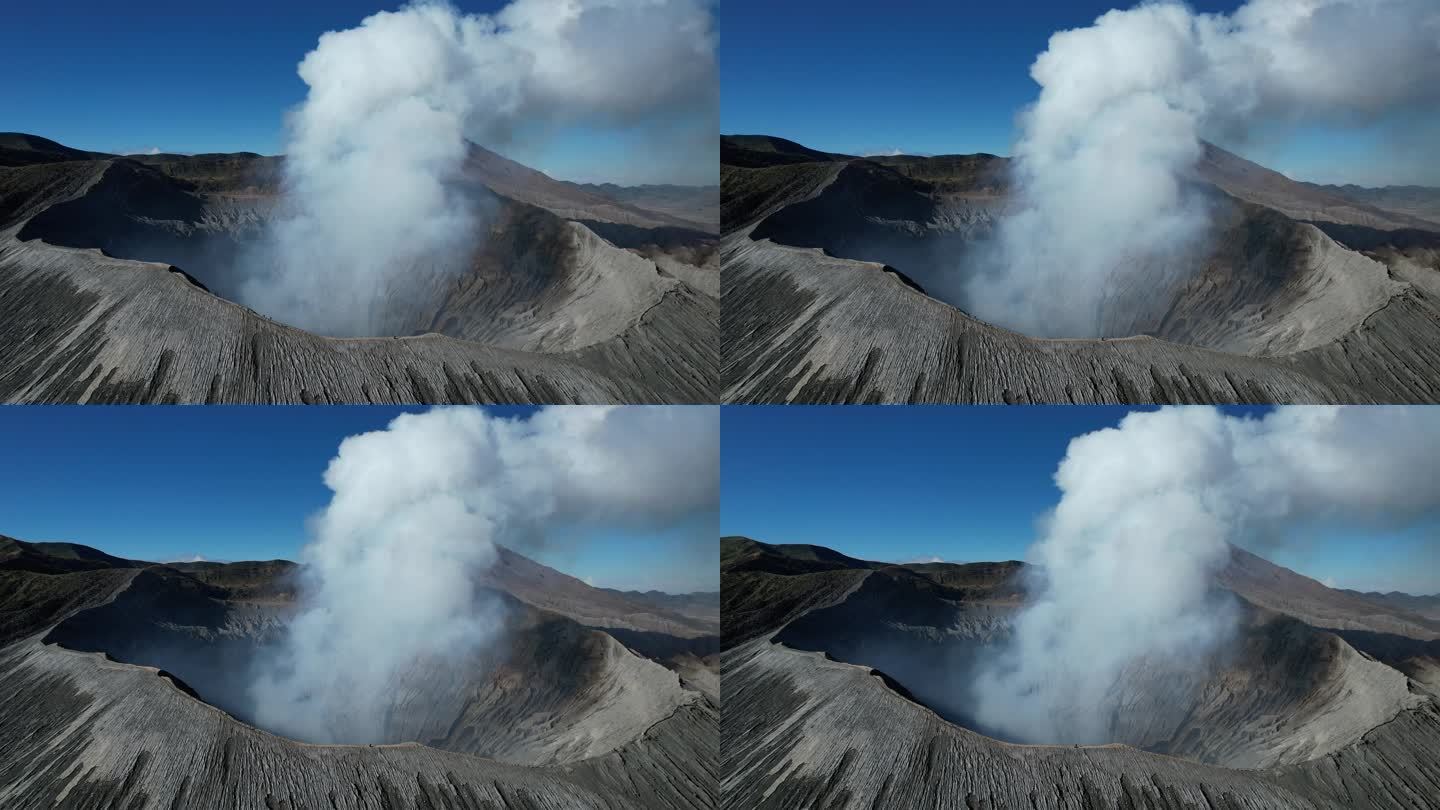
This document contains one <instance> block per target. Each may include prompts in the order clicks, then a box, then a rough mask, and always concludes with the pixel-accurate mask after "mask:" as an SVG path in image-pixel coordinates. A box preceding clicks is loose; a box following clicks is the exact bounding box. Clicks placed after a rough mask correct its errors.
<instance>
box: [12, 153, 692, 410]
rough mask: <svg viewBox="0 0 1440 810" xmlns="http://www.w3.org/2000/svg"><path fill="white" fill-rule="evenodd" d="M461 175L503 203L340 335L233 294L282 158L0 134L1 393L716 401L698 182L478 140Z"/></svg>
mask: <svg viewBox="0 0 1440 810" xmlns="http://www.w3.org/2000/svg"><path fill="white" fill-rule="evenodd" d="M465 174H466V182H467V184H468V186H467V187H468V188H470V189H472V191H473V193H474V195H476V196H477V198H479V199H482V200H484V203H485V207H486V210H487V211H488V212H489V213H490V214H491V215H492V216H491V217H490V218H489V219H488V221H487V228H488V233H486V234H484V237H485V238H484V239H483V240H481V244H482V247H481V249H480V250H479V251H478V252H477V254H476V255H475V256H474V257H473V261H472V264H471V266H470V267H469V268H468V270H467V271H466V272H465V273H463V274H461V275H460V276H459V277H457V278H455V279H450V280H441V281H439V282H434V281H432V282H421V281H412V280H411V279H408V278H407V281H406V282H405V283H407V284H411V283H414V284H417V285H421V286H423V287H424V289H423V290H418V291H417V290H411V291H409V294H407V295H405V296H403V298H404V299H406V300H412V299H414V300H418V301H419V302H420V303H418V304H417V303H412V304H411V305H410V306H408V307H407V308H405V309H397V311H393V312H387V313H385V315H386V317H385V318H384V326H383V328H382V329H381V331H379V332H377V334H379V335H380V336H379V337H373V338H352V339H337V338H329V337H322V336H319V335H315V334H311V333H308V332H306V331H304V330H301V329H296V328H292V327H290V326H287V325H284V324H281V323H278V322H276V321H273V320H271V319H268V318H266V317H263V316H261V315H259V314H257V313H255V312H253V311H251V310H250V309H247V308H246V307H243V306H240V305H237V304H235V303H232V300H233V299H235V298H236V297H237V289H238V285H239V279H238V278H237V277H236V274H235V273H234V272H233V271H232V268H233V265H234V262H235V259H236V257H237V256H238V255H239V254H240V252H241V250H242V249H243V247H244V246H245V245H246V244H247V242H248V241H249V240H253V239H254V238H255V237H256V236H257V235H258V234H259V232H260V229H261V228H262V227H263V226H264V223H265V222H266V221H267V220H268V218H269V217H270V216H271V215H272V213H273V211H274V210H275V208H276V204H277V200H278V199H279V196H278V195H279V188H280V159H279V158H273V157H263V156H260V155H254V154H249V153H239V154H215V155H192V156H183V155H153V156H133V157H121V156H115V155H104V154H98V153H89V152H81V151H79V150H74V149H70V148H68V147H65V146H62V145H60V144H57V143H54V142H51V141H47V140H45V139H43V138H37V137H35V136H28V135H18V134H13V133H5V134H0V402H17V403H26V402H30V403H34V402H64V403H70V402H181V403H189V402H195V403H200V402H234V403H310V402H337V403H365V402H423V403H441V402H447V403H448V402H480V403H511V402H514V403H547V404H553V403H568V402H587V403H588V402H597V403H598V402H625V403H629V402H695V403H703V402H714V401H716V398H717V386H718V369H719V363H720V353H719V345H718V318H719V302H718V293H719V264H718V255H717V249H716V236H715V232H716V229H717V228H718V225H717V223H716V222H715V221H713V219H712V220H711V221H708V222H707V221H706V218H707V217H710V216H712V215H713V209H712V207H711V206H710V205H709V204H708V203H707V202H706V193H705V192H704V190H698V191H697V192H696V193H695V194H694V195H691V196H689V197H675V195H673V194H672V195H671V197H670V198H666V199H665V200H664V201H663V205H664V207H665V209H666V210H664V211H654V210H649V209H646V208H643V207H640V204H639V203H643V202H645V200H646V198H640V199H638V200H632V199H626V198H625V196H624V195H622V194H620V193H618V192H616V193H615V196H614V197H611V196H606V192H607V191H608V189H607V188H605V187H583V186H579V185H576V184H571V183H565V182H561V181H556V180H553V179H551V178H549V177H547V176H545V175H543V174H541V173H539V172H536V171H533V170H531V169H528V168H526V167H524V166H521V165H520V164H517V163H514V162H512V161H508V160H506V159H504V158H502V157H500V156H499V155H496V154H494V153H491V152H487V151H485V150H483V149H480V148H479V147H475V148H474V149H473V150H472V154H471V157H470V159H469V160H468V161H467V163H466V165H465ZM400 298H402V296H391V297H389V299H387V300H398V299H400Z"/></svg>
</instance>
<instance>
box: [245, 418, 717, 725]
mask: <svg viewBox="0 0 1440 810" xmlns="http://www.w3.org/2000/svg"><path fill="white" fill-rule="evenodd" d="M718 469H719V420H718V414H717V411H716V410H715V409H713V408H698V407H696V408H683V407H680V408H643V407H625V408H605V407H557V408H549V409H546V410H542V411H540V412H539V413H536V414H534V415H533V416H531V417H530V418H529V419H527V420H512V419H502V418H497V417H494V416H490V415H488V414H487V413H485V412H484V411H481V410H477V409H461V408H456V409H443V410H435V411H430V412H428V413H424V414H419V415H414V414H411V415H403V416H400V417H398V418H397V419H395V420H394V421H393V422H391V423H390V425H389V427H387V428H386V429H385V430H383V431H377V432H374V433H365V434H362V435H358V436H352V437H350V438H348V439H346V440H345V441H344V442H343V443H342V444H341V445H340V451H339V454H338V455H337V456H336V457H335V458H334V459H333V460H332V461H331V462H330V466H329V468H328V469H327V470H326V472H325V483H326V485H327V486H329V487H330V489H332V490H333V491H334V496H333V497H332V499H331V501H330V504H329V506H327V507H326V509H325V510H324V512H323V513H321V514H320V515H319V516H318V517H317V518H316V520H315V524H314V539H313V541H312V542H311V544H310V545H309V546H307V547H306V549H305V551H304V554H303V562H304V563H305V565H306V568H305V569H304V570H305V583H304V589H303V591H304V593H305V601H304V602H303V604H302V609H301V611H300V612H299V614H298V615H297V616H296V617H295V618H294V620H293V621H292V622H291V624H290V626H289V628H288V632H287V636H286V638H285V641H284V643H283V644H282V645H281V647H280V648H279V650H278V651H276V653H275V655H274V656H273V658H272V659H271V660H268V661H266V663H265V666H264V667H263V668H262V669H261V670H260V671H259V672H258V675H257V677H256V679H255V681H254V683H253V684H252V686H251V690H250V697H251V700H252V701H253V704H254V707H255V709H254V711H255V720H256V722H257V724H258V725H261V726H263V727H265V728H270V729H274V730H276V731H279V732H281V733H285V734H288V735H291V736H293V737H296V738H298V739H302V740H307V741H311V742H348V743H362V742H381V741H386V740H384V739H383V735H384V733H385V727H386V724H387V717H386V713H387V710H389V709H390V708H391V707H392V706H394V705H395V703H396V702H397V701H398V700H400V699H401V695H400V694H399V693H401V692H403V690H402V689H400V688H399V687H401V686H402V685H403V676H404V674H405V673H406V672H407V670H408V669H409V668H411V667H414V666H416V665H417V663H418V662H435V661H440V662H442V663H449V664H450V665H452V666H453V665H457V664H459V663H461V662H465V661H467V660H473V658H474V657H475V656H477V655H479V656H481V657H482V658H483V653H484V652H485V651H486V650H487V648H488V647H489V646H490V645H492V644H493V643H494V642H495V641H496V640H497V634H498V633H499V632H500V630H499V627H500V618H501V617H500V616H499V615H497V611H498V610H499V608H498V606H497V605H496V604H494V603H492V602H487V601H485V599H484V598H483V597H481V596H480V594H479V592H477V589H476V586H475V582H476V576H477V574H478V573H480V572H483V571H484V570H485V569H486V568H487V567H488V566H489V565H490V564H491V563H492V562H493V561H494V559H495V555H496V550H495V545H496V543H510V544H512V545H513V544H516V543H519V542H525V541H526V540H527V539H529V538H533V537H542V536H543V535H544V534H545V533H546V532H547V531H551V530H555V529H557V528H559V527H564V526H575V525H608V526H615V525H625V526H630V525H634V526H641V527H655V526H665V525H669V524H670V523H671V522H673V521H678V520H682V519H684V518H685V517H686V516H692V515H696V514H699V513H701V512H703V511H713V510H714V509H716V508H717V507H718V498H719V484H718V475H719V473H718Z"/></svg>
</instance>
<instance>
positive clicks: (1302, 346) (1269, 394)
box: [722, 136, 1440, 403]
mask: <svg viewBox="0 0 1440 810" xmlns="http://www.w3.org/2000/svg"><path fill="white" fill-rule="evenodd" d="M722 169H723V173H722V195H723V200H722V233H723V237H722V253H723V263H724V268H725V274H724V276H725V283H726V307H725V309H724V311H723V313H722V329H723V330H724V332H725V334H726V335H727V341H728V342H729V343H730V344H731V345H732V346H733V347H734V348H733V349H732V354H731V355H730V356H728V357H727V360H726V368H725V375H724V385H725V391H726V393H725V396H726V401H729V402H737V403H738V402H782V401H783V402H1055V403H1065V402H1120V403H1127V402H1159V403H1167V402H1200V403H1209V402H1331V401H1338V402H1365V401H1372V400H1378V401H1427V402H1428V401H1433V400H1434V389H1433V387H1432V386H1430V385H1429V384H1427V383H1425V382H1424V380H1427V379H1428V380H1433V379H1435V378H1436V376H1437V374H1440V356H1437V355H1435V354H1434V353H1433V352H1432V351H1431V347H1432V346H1433V345H1434V337H1435V331H1436V329H1437V328H1440V327H1437V323H1440V319H1437V313H1440V305H1437V302H1440V297H1437V296H1440V259H1437V256H1440V190H1435V189H1408V190H1406V189H1380V190H1374V189H1356V188H1353V187H1343V188H1338V187H1328V186H1314V185H1310V184H1305V183H1298V182H1295V181H1292V180H1289V179H1288V178H1286V177H1284V176H1283V175H1280V174H1278V173H1276V172H1272V171H1269V170H1267V169H1264V168H1263V167H1260V166H1257V165H1255V164H1253V163H1249V162H1247V161H1245V160H1243V159H1241V158H1239V157H1237V156H1235V155H1233V154H1230V153H1228V152H1225V151H1224V150H1221V149H1219V148H1217V147H1213V146H1210V145H1206V148H1205V152H1204V158H1203V159H1202V161H1201V162H1200V164H1199V165H1198V166H1197V167H1196V168H1195V170H1194V172H1193V173H1192V175H1191V176H1190V177H1189V178H1187V180H1186V182H1187V184H1188V185H1189V187H1190V188H1191V189H1192V190H1193V191H1194V193H1195V194H1197V195H1200V196H1202V197H1203V198H1204V199H1205V200H1206V201H1207V202H1206V206H1207V208H1208V209H1209V210H1210V214H1211V220H1212V221H1211V225H1210V232H1209V233H1208V234H1207V236H1206V238H1205V239H1204V245H1205V247H1204V248H1203V249H1201V250H1196V251H1189V252H1188V253H1187V255H1183V256H1179V257H1170V258H1169V259H1165V260H1161V259H1153V260H1147V261H1148V262H1149V263H1150V264H1153V266H1152V267H1146V268H1144V270H1143V272H1133V273H1129V272H1127V273H1125V274H1123V275H1121V276H1118V277H1117V278H1121V279H1128V281H1125V282H1123V283H1117V284H1116V285H1114V288H1113V289H1107V290H1106V291H1105V296H1104V300H1103V303H1102V304H1101V306H1100V309H1099V310H1098V311H1097V312H1095V313H1093V315H1094V318H1093V320H1094V321H1095V322H1096V323H1098V324H1099V328H1100V334H1099V336H1098V337H1094V336H1086V335H1064V334H1060V335H1034V336H1027V335H1022V334H1018V333H1016V332H1012V331H1010V330H1007V329H1003V328H1000V327H997V326H994V325H991V324H988V323H985V322H984V321H982V320H979V319H977V318H974V317H972V316H971V314H969V313H967V312H965V311H963V309H964V307H965V305H966V301H965V292H964V284H965V282H966V277H967V274H971V273H979V272H982V271H981V269H979V268H982V267H983V266H984V264H983V262H982V260H981V256H982V254H983V253H984V252H985V251H986V250H987V249H988V248H989V240H990V239H991V237H992V235H993V231H994V228H995V225H996V222H997V220H998V219H999V218H1001V217H1003V216H1004V215H1005V211H1006V209H1007V206H1008V205H1010V204H1011V201H1010V188H1009V178H1008V160H1007V159H1005V158H1001V157H996V156H994V155H946V156H938V157H931V158H927V157H916V156H905V155H901V156H888V157H886V156H876V157H864V158H862V157H857V156H852V155H840V154H830V153H824V152H819V151H817V150H813V149H808V148H806V147H803V146H801V145H799V144H796V143H793V142H790V141H785V140H784V139H781V138H774V137H769V136H727V137H725V138H724V139H723V148H722ZM956 306H959V307H960V309H956ZM1056 338H1059V339H1056ZM902 345H903V346H904V349H903V351H902V350H901V346H902Z"/></svg>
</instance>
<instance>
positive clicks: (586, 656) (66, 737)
mask: <svg viewBox="0 0 1440 810" xmlns="http://www.w3.org/2000/svg"><path fill="white" fill-rule="evenodd" d="M296 570H297V569H296V566H295V565H294V564H293V563H290V562H287V561H283V560H273V561H264V562H235V563H213V562H189V563H169V564H158V563H151V562H144V561H136V560H126V559H121V558H117V557H113V556H110V555H107V554H104V553H103V552H100V551H98V550H96V549H93V548H89V547H86V546H81V545H75V544H69V543H27V542H23V541H18V540H14V539H11V538H0V679H3V681H4V683H5V684H6V689H5V690H4V694H3V695H0V718H3V722H0V753H3V756H0V804H3V805H4V806H6V807H76V808H78V807H101V806H103V807H144V806H159V807H272V808H280V807H283V808H305V807H309V808H318V807H329V808H361V807H377V806H381V807H390V808H397V809H398V808H422V807H423V808H442V807H444V808H478V807H493V808H534V807H614V808H632V807H633V808H645V807H655V808H662V807H663V808H675V807H678V808H704V807H713V806H714V805H715V797H716V792H715V790H716V785H715V781H716V775H715V774H716V771H715V767H716V760H717V758H718V744H719V739H718V737H719V733H718V722H719V721H718V716H719V689H718V677H717V672H716V670H717V663H718V662H717V655H718V645H719V637H718V629H719V628H718V605H717V604H716V595H715V594H713V593H711V594H692V595H687V596H672V595H666V594H660V593H655V592H646V593H639V592H621V591H613V590H606V589H600V588H592V587H590V586H588V585H586V584H584V583H583V582H580V581H579V580H576V579H574V578H571V577H568V576H566V575H564V574H561V573H559V572H558V571H554V570H552V569H549V568H546V567H544V566H542V565H539V564H537V563H535V562H533V561H531V560H529V559H527V558H525V557H523V556H522V555H519V554H516V553H514V552H512V551H509V550H502V551H501V554H500V559H499V561H498V562H497V563H496V565H495V566H493V567H492V569H491V570H490V571H489V572H488V573H487V574H486V575H485V576H484V577H483V578H482V579H481V580H480V581H478V582H477V583H476V587H477V588H478V589H481V590H483V591H485V592H486V593H487V595H488V596H489V597H490V598H492V599H495V600H500V601H501V602H502V603H503V605H504V610H503V615H504V616H505V620H504V621H505V628H504V634H505V638H506V639H507V641H506V643H505V645H504V647H505V651H504V653H503V655H502V656H501V657H500V659H499V660H489V661H485V662H481V661H476V662H471V663H468V664H467V665H465V666H462V667H458V668H457V667H454V666H448V667H435V666H430V665H429V663H428V662H426V661H417V662H415V664H414V666H412V667H411V668H410V669H409V670H408V671H407V672H406V673H404V675H403V677H402V679H401V682H400V683H397V684H396V685H395V689H394V700H393V702H392V705H391V706H389V707H387V709H386V716H385V723H384V739H383V740H380V741H378V742H377V741H373V740H371V741H365V743H366V744H359V743H357V744H337V745H312V744H307V743H304V742H299V741H295V740H291V739H287V738H285V737H282V736H279V735H276V734H273V733H270V732H268V731H266V730H264V729H261V728H256V727H254V726H253V725H251V724H250V723H249V722H248V720H247V714H246V697H245V681H246V677H247V673H248V672H249V667H250V665H251V663H252V662H253V661H254V660H255V658H256V657H257V655H258V654H260V653H261V652H263V651H264V650H265V648H266V647H267V645H269V644H270V643H272V642H273V641H274V640H275V639H276V638H277V637H278V635H279V634H280V633H283V631H284V627H285V622H286V620H287V618H288V617H289V616H290V615H291V613H292V612H293V611H294V609H295V606H296V600H297V589H298V588H299V587H300V585H299V583H300V582H301V580H300V578H298V577H296Z"/></svg>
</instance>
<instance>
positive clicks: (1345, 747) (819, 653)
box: [721, 537, 1440, 810]
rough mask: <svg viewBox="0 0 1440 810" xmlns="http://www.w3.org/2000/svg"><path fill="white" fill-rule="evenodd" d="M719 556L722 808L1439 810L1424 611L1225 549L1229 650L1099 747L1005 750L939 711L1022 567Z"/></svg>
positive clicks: (1433, 647)
mask: <svg viewBox="0 0 1440 810" xmlns="http://www.w3.org/2000/svg"><path fill="white" fill-rule="evenodd" d="M721 560H722V562H721V571H722V578H721V596H722V648H723V652H722V674H723V678H724V683H725V694H726V699H727V701H726V710H725V712H724V715H723V717H722V734H721V736H722V752H723V766H722V774H723V778H722V783H721V791H722V796H723V806H726V807H734V808H742V807H743V808H770V807H774V808H781V807H784V808H822V807H823V808H851V807H854V808H887V807H897V808H898V807H968V808H1036V809H1041V808H1045V809H1048V808H1092V809H1094V810H1098V809H1099V808H1157V810H1158V809H1159V808H1165V809H1166V810H1169V809H1170V808H1185V809H1186V810H1190V809H1191V808H1193V809H1194V810H1220V809H1221V808H1224V809H1225V810H1231V809H1232V808H1267V809H1274V808H1307V809H1308V808H1410V809H1411V810H1414V809H1416V808H1434V807H1440V762H1437V761H1436V760H1435V758H1434V756H1433V752H1434V751H1435V750H1436V746H1437V745H1440V690H1437V689H1436V688H1435V679H1434V675H1435V673H1436V671H1437V666H1440V658H1437V657H1436V656H1435V653H1436V652H1437V651H1440V644H1437V641H1436V640H1437V639H1440V623H1437V622H1436V621H1434V620H1433V619H1428V618H1426V617H1424V616H1420V615H1418V614H1414V613H1409V612H1406V611H1404V610H1401V609H1398V608H1396V607H1393V606H1390V605H1386V604H1384V603H1383V602H1378V601H1375V600H1372V599H1369V598H1366V597H1362V596H1358V595H1352V594H1347V593H1344V592H1341V591H1335V590H1332V589H1329V588H1326V587H1325V586H1323V585H1321V584H1320V583H1318V582H1314V581H1313V580H1310V579H1308V578H1305V577H1302V576H1300V575H1298V574H1295V573H1293V572H1291V571H1288V570H1286V569H1283V568H1280V567H1278V566H1275V565H1272V564H1270V563H1268V562H1266V561H1264V560H1262V559H1260V558H1258V557H1255V556H1254V555H1251V554H1248V553H1246V552H1243V551H1240V550H1238V549H1236V550H1235V552H1234V553H1233V555H1232V561H1231V564H1230V565H1229V567H1228V568H1226V569H1225V570H1224V571H1223V572H1222V573H1221V574H1220V575H1219V577H1218V581H1217V583H1216V584H1217V586H1218V587H1221V588H1224V589H1226V590H1229V591H1230V592H1231V593H1233V594H1235V595H1236V596H1237V597H1239V599H1240V600H1241V604H1242V605H1243V607H1244V616H1245V621H1244V626H1243V629H1242V633H1241V637H1240V641H1239V644H1238V646H1237V651H1236V654H1235V655H1234V656H1233V657H1229V658H1226V659H1225V661H1224V666H1222V667H1221V668H1219V670H1218V671H1217V673H1216V674H1214V675H1213V676H1212V677H1209V678H1208V679H1207V680H1206V681H1205V682H1204V683H1199V684H1195V685H1194V686H1193V688H1190V689H1189V690H1188V691H1187V690H1185V689H1181V690H1180V693H1181V694H1184V695H1185V696H1186V700H1183V701H1182V700H1176V701H1174V705H1158V706H1151V707H1147V708H1146V710H1145V711H1141V712H1136V713H1134V716H1133V717H1131V718H1129V720H1128V721H1127V722H1123V723H1119V724H1117V726H1116V730H1117V736H1118V737H1119V738H1121V740H1122V742H1121V743H1117V744H1110V745H1096V746H1073V745H1016V744H1011V743H1006V742H1002V741H1000V740H997V739H994V738H992V737H989V736H986V735H983V734H981V733H978V732H976V731H972V730H971V729H970V728H968V727H966V726H967V721H966V718H965V717H964V716H963V711H962V710H961V707H957V706H953V705H946V703H945V701H946V697H947V694H953V692H954V691H955V689H956V686H957V680H963V677H964V676H963V673H964V671H965V666H966V665H967V663H968V661H969V660H972V659H973V657H974V656H977V655H983V654H985V650H986V647H987V645H989V644H991V643H993V642H994V641H995V640H996V639H997V638H1000V637H1002V636H1003V635H1004V634H1005V632H1006V629H1005V628H1006V622H1007V621H1008V617H1009V616H1010V615H1011V614H1012V613H1013V612H1014V611H1015V610H1016V609H1017V608H1018V607H1019V606H1020V605H1021V604H1022V599H1023V593H1022V586H1021V585H1019V584H1017V583H1018V580H1017V578H1016V575H1017V574H1018V572H1019V571H1020V569H1021V568H1022V564H1021V563H1018V562H1013V561H1012V562H1002V563H978V564H969V565H952V564H943V563H942V564H923V565H913V564H912V565H892V564H888V563H878V562H869V561H864V560H857V559H854V558H850V557H846V556H845V555H842V554H839V553H837V552H834V551H831V550H829V549H825V548H821V547H817V546H776V545H769V544H765V543H760V542H757V541H754V540H750V539H748V538H741V537H729V538H724V539H723V540H722V545H721ZM957 673H960V674H957ZM1171 691H1172V692H1173V691H1174V690H1171ZM947 718H948V719H947Z"/></svg>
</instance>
